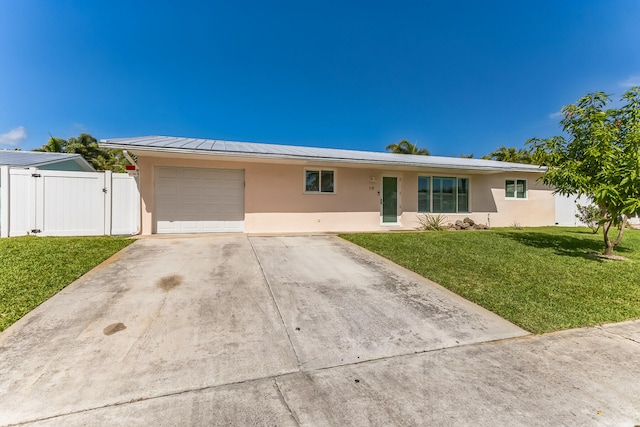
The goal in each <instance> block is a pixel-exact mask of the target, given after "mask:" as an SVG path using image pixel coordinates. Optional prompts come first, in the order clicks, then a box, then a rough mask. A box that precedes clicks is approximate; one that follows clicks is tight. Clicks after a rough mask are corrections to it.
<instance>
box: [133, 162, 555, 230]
mask: <svg viewBox="0 0 640 427" xmlns="http://www.w3.org/2000/svg"><path fill="white" fill-rule="evenodd" d="M137 154H138V165H139V168H140V193H141V197H142V202H141V208H142V209H141V211H142V220H141V225H142V234H152V233H155V229H154V223H155V221H154V214H153V208H154V168H155V167H156V166H176V167H195V168H223V169H243V170H244V171H245V232H247V233H278V232H340V231H382V230H394V229H395V230H397V229H406V230H411V229H415V228H416V227H417V225H418V221H417V215H418V214H417V212H416V211H417V203H418V202H417V194H418V193H417V188H418V183H417V181H418V172H414V171H393V170H387V169H373V168H366V167H344V166H337V167H332V166H326V165H320V164H307V165H303V164H273V163H266V162H244V161H227V160H222V161H221V160H216V159H207V158H205V157H204V156H201V159H186V158H181V159H178V158H170V157H151V156H145V155H144V154H143V153H137ZM305 167H306V168H320V167H321V168H323V169H333V170H335V194H305V192H304V170H305ZM383 174H384V175H393V176H397V177H398V178H399V179H398V185H399V208H400V211H399V212H401V224H400V225H381V221H380V204H381V200H380V192H381V181H382V175H383ZM420 175H428V176H461V177H469V178H470V188H471V194H470V206H471V209H472V213H462V214H444V215H446V216H447V218H448V220H450V221H452V222H453V221H455V220H456V219H462V218H464V217H466V216H469V217H471V218H473V219H474V220H475V221H477V222H481V223H487V218H488V217H489V218H490V225H491V226H492V227H496V226H498V227H499V226H509V225H511V224H513V223H514V222H517V223H519V224H520V225H522V226H538V225H553V223H554V214H555V210H554V197H553V196H552V195H551V190H550V189H549V188H547V187H544V186H542V185H539V184H537V183H536V182H535V180H536V178H538V176H539V174H502V173H500V174H488V175H469V174H462V173H458V174H457V173H455V172H452V173H444V174H442V173H433V172H429V173H424V174H423V173H420ZM372 177H373V178H375V179H374V180H372ZM523 177H524V178H526V179H527V183H528V199H526V200H506V199H505V197H504V192H505V189H504V186H505V179H506V178H519V179H523Z"/></svg>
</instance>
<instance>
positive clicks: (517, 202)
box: [100, 136, 555, 234]
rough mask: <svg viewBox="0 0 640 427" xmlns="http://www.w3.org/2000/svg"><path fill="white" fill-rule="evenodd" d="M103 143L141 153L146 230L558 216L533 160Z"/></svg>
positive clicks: (374, 226)
mask: <svg viewBox="0 0 640 427" xmlns="http://www.w3.org/2000/svg"><path fill="white" fill-rule="evenodd" d="M100 146H102V147H104V148H117V149H123V150H126V151H127V152H129V153H132V154H134V155H135V156H136V157H137V166H138V170H139V186H140V195H141V199H142V200H141V206H142V218H141V224H142V234H155V233H208V232H247V233H282V232H284V233H288V232H341V231H383V230H410V229H415V228H416V227H417V225H418V222H417V216H418V215H419V214H421V213H432V214H442V215H445V216H446V217H447V219H448V220H450V221H452V222H454V221H455V220H457V219H463V218H464V217H470V218H472V219H473V220H474V221H476V222H480V223H485V224H487V223H488V224H489V225H490V226H492V227H500V226H509V225H511V224H514V223H518V224H520V225H522V226H542V225H553V224H554V221H555V201H554V196H553V190H552V189H551V188H549V187H547V186H545V185H542V184H540V183H538V182H537V179H538V178H539V177H540V176H541V174H542V173H543V170H542V169H541V168H540V167H539V166H534V165H523V164H516V163H505V162H496V161H490V160H480V159H463V158H452V157H438V156H416V155H405V154H391V153H381V152H367V151H352V150H338V149H327V148H312V147H297V146H285V145H272V144H256V143H244V142H229V141H218V140H206V139H193V138H174V137H162V136H148V137H137V138H118V139H106V140H102V141H101V142H100Z"/></svg>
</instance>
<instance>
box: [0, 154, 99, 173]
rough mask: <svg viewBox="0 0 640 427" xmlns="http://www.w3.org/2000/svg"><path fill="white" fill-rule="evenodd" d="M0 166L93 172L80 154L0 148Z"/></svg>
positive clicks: (91, 167)
mask: <svg viewBox="0 0 640 427" xmlns="http://www.w3.org/2000/svg"><path fill="white" fill-rule="evenodd" d="M0 166H9V167H12V168H38V169H45V170H56V171H77V172H83V171H84V172H95V169H94V168H93V166H91V165H90V164H89V163H88V162H87V161H86V160H85V159H84V158H83V157H82V156H81V155H80V154H67V153H45V152H40V151H15V150H0Z"/></svg>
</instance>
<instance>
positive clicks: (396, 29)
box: [0, 0, 640, 157]
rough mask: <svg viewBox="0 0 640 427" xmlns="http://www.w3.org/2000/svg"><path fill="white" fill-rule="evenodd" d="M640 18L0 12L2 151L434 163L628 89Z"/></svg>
mask: <svg viewBox="0 0 640 427" xmlns="http://www.w3.org/2000/svg"><path fill="white" fill-rule="evenodd" d="M639 22H640V2H639V1H636V0H609V1H604V0H575V1H574V0H563V1H560V0H554V1H546V0H536V1H532V2H524V1H513V0H508V1H507V0H505V1H491V0H488V1H457V2H449V1H439V2H434V1H400V2H382V1H362V2H360V1H351V2H349V1H346V0H343V1H323V2H313V1H299V0H298V1H278V0H275V1H269V2H267V1H262V2H258V1H245V0H234V1H226V2H222V1H209V2H204V1H191V0H182V1H179V2H178V1H173V2H167V1H132V0H127V1H120V0H112V1H108V2H105V1H93V0H77V1H76V0H57V1H47V0H39V1H36V0H19V1H18V0H0V148H9V149H11V148H14V147H19V148H22V149H23V150H26V149H32V148H35V147H38V146H40V145H42V144H44V143H46V141H47V139H48V137H49V134H51V135H54V136H58V137H62V138H68V137H70V136H77V135H78V134H79V133H81V132H87V133H90V134H92V135H93V136H95V137H97V138H98V139H103V138H116V137H128V136H129V137H132V136H142V135H168V136H187V137H198V138H208V139H225V140H233V141H251V142H266V143H277V144H291V145H308V146H317V147H334V148H349V149H358V150H371V151H384V148H385V146H386V145H387V144H389V143H393V142H397V141H399V140H400V139H408V140H409V141H411V142H413V143H417V144H418V145H419V146H421V147H427V148H428V149H429V150H431V153H432V154H434V155H444V156H456V157H457V156H459V155H460V154H463V153H464V154H469V153H473V154H475V155H476V156H481V155H483V154H486V153H488V152H490V151H492V150H494V149H495V148H497V147H498V146H499V145H506V146H516V147H522V146H524V143H525V141H526V140H527V139H529V138H531V137H534V136H537V137H548V136H552V135H555V134H558V133H559V132H560V129H559V127H558V117H556V116H554V113H557V112H558V111H559V110H560V108H561V107H562V106H563V105H566V104H569V103H572V102H575V100H577V99H578V98H579V97H580V96H582V95H584V94H586V93H589V92H593V91H597V90H602V91H605V92H608V93H611V94H613V95H614V96H615V97H616V98H618V97H619V96H620V95H621V94H622V93H623V92H624V91H625V90H626V89H628V87H630V86H631V85H640V25H639V24H638V23H639Z"/></svg>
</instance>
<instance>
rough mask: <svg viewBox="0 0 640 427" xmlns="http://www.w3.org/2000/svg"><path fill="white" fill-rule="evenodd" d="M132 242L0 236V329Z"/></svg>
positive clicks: (84, 238)
mask: <svg viewBox="0 0 640 427" xmlns="http://www.w3.org/2000/svg"><path fill="white" fill-rule="evenodd" d="M132 242H133V240H131V239H126V238H116V237H33V236H31V237H12V238H9V239H0V332H2V331H3V330H5V329H6V328H8V327H9V326H10V325H12V324H13V323H15V322H16V321H17V320H18V319H20V318H21V317H22V316H24V315H25V314H27V313H28V312H29V311H31V310H33V309H34V308H35V307H37V306H38V305H39V304H41V303H42V302H43V301H45V300H47V299H48V298H50V297H52V296H53V295H55V294H56V293H57V292H58V291H59V290H60V289H62V288H64V287H65V286H67V285H68V284H70V283H71V282H73V281H74V280H76V279H77V278H78V277H80V276H82V275H83V274H84V273H86V272H87V271H89V270H91V269H92V268H93V267H94V266H96V265H98V264H99V263H101V262H102V261H104V260H105V259H107V258H109V257H110V256H111V255H113V254H114V253H116V252H118V251H119V250H120V249H122V248H124V247H125V246H127V245H129V244H130V243H132Z"/></svg>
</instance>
